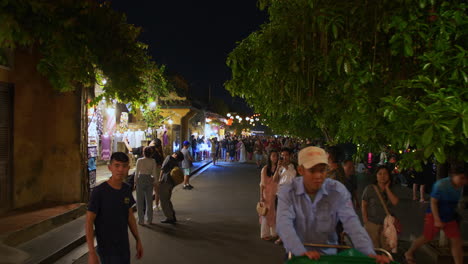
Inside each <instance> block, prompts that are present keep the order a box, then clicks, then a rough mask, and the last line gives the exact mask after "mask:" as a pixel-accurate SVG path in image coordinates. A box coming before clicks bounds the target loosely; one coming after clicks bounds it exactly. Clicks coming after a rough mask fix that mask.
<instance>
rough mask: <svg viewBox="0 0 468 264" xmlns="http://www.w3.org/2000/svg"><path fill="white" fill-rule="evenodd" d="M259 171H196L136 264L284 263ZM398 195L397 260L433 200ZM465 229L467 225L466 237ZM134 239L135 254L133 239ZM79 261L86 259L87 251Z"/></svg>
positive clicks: (239, 167) (237, 167)
mask: <svg viewBox="0 0 468 264" xmlns="http://www.w3.org/2000/svg"><path fill="white" fill-rule="evenodd" d="M259 174H260V171H259V170H258V169H256V167H255V165H254V164H239V163H221V165H217V166H212V165H210V166H209V167H208V168H207V169H206V170H205V171H203V172H202V173H200V175H198V176H196V177H195V178H194V179H193V180H192V181H191V183H192V184H193V185H194V186H195V189H193V190H191V191H185V190H182V189H181V186H178V187H177V188H176V190H175V192H174V195H173V202H174V207H175V209H176V212H177V218H178V220H179V223H178V224H177V225H175V226H172V225H164V224H160V223H159V220H160V219H162V218H163V216H162V213H161V212H159V211H157V212H156V215H157V217H156V218H155V221H157V224H155V225H153V226H150V227H147V226H144V227H142V226H139V230H140V235H141V237H142V240H143V245H144V250H145V255H144V258H143V259H142V260H140V261H136V260H133V261H132V263H155V261H158V262H159V261H161V262H165V261H172V262H173V263H213V262H214V261H220V262H222V263H282V260H283V256H284V250H283V248H282V247H280V246H277V245H274V244H273V243H269V242H263V241H261V240H260V238H259V224H258V217H257V214H256V211H255V205H256V202H257V200H258V184H259ZM371 181H372V179H371V178H369V177H364V176H360V177H359V179H358V182H359V184H358V187H359V188H358V193H359V195H361V193H362V190H363V188H364V187H365V186H366V185H367V184H369V183H371ZM396 194H397V195H398V197H399V198H400V203H399V205H398V207H397V209H396V210H395V214H396V216H397V217H398V218H399V219H400V220H401V222H402V224H403V232H402V234H401V236H400V240H402V242H401V243H400V247H399V248H400V249H401V250H400V252H399V254H397V256H396V259H397V260H399V261H401V260H402V259H401V254H402V253H403V252H404V250H406V249H407V248H408V247H409V241H411V240H412V238H414V237H416V236H419V235H420V234H421V233H422V228H423V216H424V211H425V209H426V208H427V206H428V204H427V203H420V202H415V201H412V199H411V190H410V189H409V188H406V187H401V188H398V190H397V192H396ZM427 198H428V197H426V199H427ZM358 213H359V212H358ZM466 231H467V230H463V233H464V236H466ZM131 242H132V255H134V251H133V247H134V241H133V239H131ZM398 255H400V256H398ZM416 258H417V260H418V261H421V263H431V262H430V260H428V259H426V258H425V257H424V256H423V255H422V254H421V253H417V254H416ZM75 263H86V256H83V257H82V258H80V259H79V260H77V261H76V262H75Z"/></svg>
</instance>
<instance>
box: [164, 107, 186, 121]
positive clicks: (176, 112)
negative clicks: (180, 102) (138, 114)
mask: <svg viewBox="0 0 468 264" xmlns="http://www.w3.org/2000/svg"><path fill="white" fill-rule="evenodd" d="M188 112H190V109H189V108H175V109H162V111H161V115H162V116H163V117H164V118H166V117H170V118H171V119H172V121H174V125H180V124H181V122H182V120H181V119H182V117H184V116H185V115H186V114H187V113H188ZM166 125H167V121H166Z"/></svg>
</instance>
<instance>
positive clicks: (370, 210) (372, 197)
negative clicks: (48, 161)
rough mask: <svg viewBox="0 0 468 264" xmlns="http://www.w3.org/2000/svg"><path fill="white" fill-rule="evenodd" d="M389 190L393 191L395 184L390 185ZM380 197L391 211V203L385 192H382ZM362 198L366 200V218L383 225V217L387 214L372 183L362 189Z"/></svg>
mask: <svg viewBox="0 0 468 264" xmlns="http://www.w3.org/2000/svg"><path fill="white" fill-rule="evenodd" d="M390 190H391V191H392V192H393V193H394V192H395V186H392V187H390ZM381 194H382V198H383V200H384V201H385V203H386V204H387V208H388V210H389V211H390V213H392V209H393V205H392V203H391V202H390V199H388V196H387V193H386V192H383V193H381ZM362 200H364V201H366V202H367V219H368V220H369V221H371V222H372V223H374V224H378V225H383V222H384V219H385V217H386V216H387V213H385V209H384V208H383V205H382V203H381V202H380V199H379V196H378V195H377V193H376V191H375V189H374V185H373V184H370V185H367V187H366V188H365V189H364V192H363V194H362Z"/></svg>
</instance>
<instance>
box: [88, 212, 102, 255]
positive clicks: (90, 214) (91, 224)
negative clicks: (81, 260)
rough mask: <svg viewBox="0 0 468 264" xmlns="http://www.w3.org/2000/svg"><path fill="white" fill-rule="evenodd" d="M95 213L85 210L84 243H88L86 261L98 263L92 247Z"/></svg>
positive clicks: (94, 249)
mask: <svg viewBox="0 0 468 264" xmlns="http://www.w3.org/2000/svg"><path fill="white" fill-rule="evenodd" d="M95 219H96V214H95V213H93V212H91V211H87V212H86V227H85V229H86V243H87V244H88V263H99V262H98V257H97V254H96V248H95V247H94V220H95Z"/></svg>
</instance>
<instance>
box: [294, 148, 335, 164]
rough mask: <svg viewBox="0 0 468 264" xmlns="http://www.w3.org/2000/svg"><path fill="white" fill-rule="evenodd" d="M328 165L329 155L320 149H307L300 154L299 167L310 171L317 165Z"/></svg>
mask: <svg viewBox="0 0 468 264" xmlns="http://www.w3.org/2000/svg"><path fill="white" fill-rule="evenodd" d="M322 163H323V164H328V154H327V153H326V152H325V150H324V149H322V148H318V147H306V148H303V149H302V150H301V151H300V152H299V166H301V165H302V166H304V168H306V169H310V168H312V167H313V166H315V165H317V164H322Z"/></svg>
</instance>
